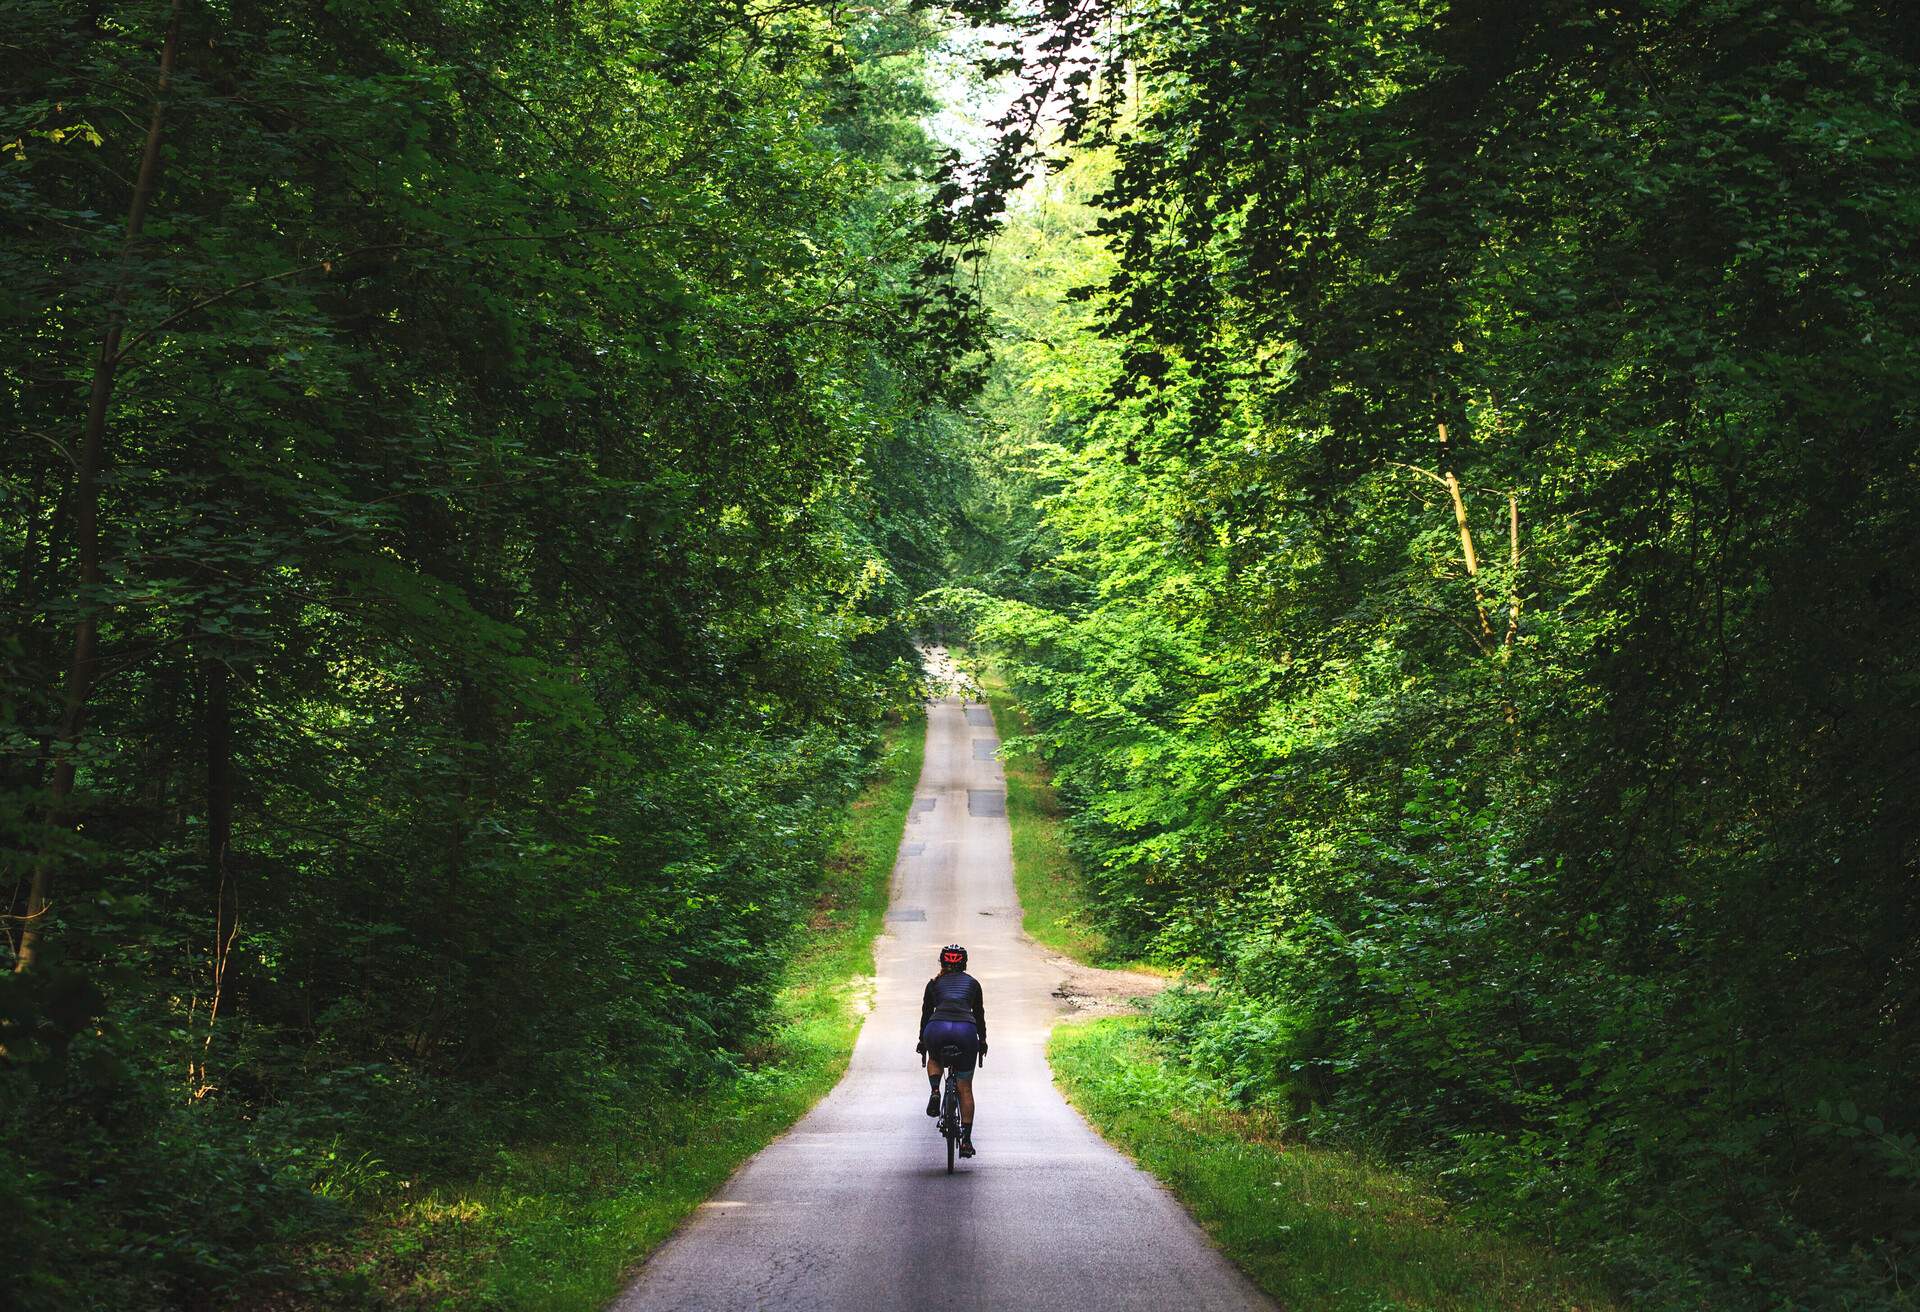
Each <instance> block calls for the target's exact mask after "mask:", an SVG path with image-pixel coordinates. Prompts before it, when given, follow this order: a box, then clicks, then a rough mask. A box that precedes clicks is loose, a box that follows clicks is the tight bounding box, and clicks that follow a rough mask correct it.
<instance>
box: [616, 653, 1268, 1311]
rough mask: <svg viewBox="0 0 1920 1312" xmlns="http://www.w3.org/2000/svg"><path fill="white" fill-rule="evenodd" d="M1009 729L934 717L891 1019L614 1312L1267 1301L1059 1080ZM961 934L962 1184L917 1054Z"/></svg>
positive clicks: (898, 930)
mask: <svg viewBox="0 0 1920 1312" xmlns="http://www.w3.org/2000/svg"><path fill="white" fill-rule="evenodd" d="M942 660H944V653H941V652H938V651H936V652H934V653H933V656H932V661H933V662H934V663H937V662H940V661H942ZM993 736H994V729H993V721H992V719H991V718H990V717H989V715H988V713H987V711H986V708H985V707H983V706H981V705H980V704H979V703H977V702H965V701H963V700H961V699H960V698H958V697H948V698H946V699H945V700H943V701H939V702H935V703H933V704H932V705H931V706H930V707H929V709H928V715H927V755H926V765H925V767H924V769H923V771H922V773H921V776H920V787H919V791H918V793H917V794H916V796H917V799H918V800H917V801H916V802H915V804H914V814H913V815H912V817H911V818H910V819H909V821H908V823H907V831H906V836H905V839H904V841H903V842H902V844H901V849H900V858H899V863H898V864H897V865H896V867H895V869H894V884H893V901H892V906H891V908H890V909H889V911H888V915H887V927H886V933H885V935H884V936H883V937H882V938H881V939H880V941H879V946H878V951H877V955H878V963H879V982H878V993H877V997H876V999H875V1007H874V1011H873V1013H872V1015H870V1016H869V1017H868V1019H867V1022H866V1025H865V1027H864V1028H863V1030H862V1031H861V1034H860V1040H859V1043H858V1045H857V1046H856V1047H855V1048H854V1053H853V1062H852V1065H851V1066H850V1068H849V1069H848V1071H847V1074H846V1077H845V1078H844V1079H842V1080H841V1081H840V1084H839V1085H838V1086H837V1087H836V1088H835V1089H834V1090H833V1092H832V1093H831V1094H829V1095H828V1096H827V1097H826V1098H825V1099H824V1100H823V1101H822V1102H821V1104H820V1105H819V1106H818V1107H816V1108H815V1109H814V1110H813V1111H812V1112H811V1113H809V1114H808V1115H807V1116H806V1117H805V1118H803V1119H802V1120H801V1121H800V1123H799V1124H798V1125H796V1126H795V1127H794V1128H793V1130H792V1131H791V1132H789V1133H788V1134H787V1135H786V1136H785V1137H784V1138H782V1139H780V1140H778V1141H777V1142H775V1143H773V1144H772V1145H770V1146H769V1147H768V1148H767V1149H766V1150H765V1151H763V1152H762V1153H760V1154H759V1155H758V1156H757V1157H755V1158H754V1159H753V1160H752V1161H750V1162H748V1163H747V1164H746V1165H745V1166H744V1167H742V1168H741V1169H740V1171H739V1172H738V1173H736V1174H735V1175H734V1177H733V1179H731V1180H729V1181H728V1182H727V1183H726V1185H725V1186H724V1187H723V1188H721V1189H720V1191H719V1192H718V1193H716V1194H715V1195H714V1196H713V1198H712V1199H711V1200H710V1201H708V1202H707V1203H705V1204H703V1205H702V1207H701V1209H700V1210H699V1211H698V1212H697V1213H696V1214H695V1215H694V1218H693V1219H692V1220H691V1221H690V1222H689V1223H688V1224H687V1225H686V1227H685V1228H683V1229H682V1230H681V1231H680V1233H679V1234H678V1235H676V1236H675V1237H674V1238H673V1239H671V1240H669V1241H668V1242H667V1243H666V1244H665V1245H664V1246H662V1247H661V1249H660V1250H659V1251H658V1252H657V1253H656V1254H655V1255H654V1256H653V1258H652V1259H651V1260H650V1261H649V1262H648V1263H647V1265H646V1267H645V1268H644V1269H643V1270H642V1272H641V1274H640V1276H639V1278H638V1279H637V1280H636V1281H635V1282H634V1284H633V1285H632V1287H631V1288H629V1289H628V1290H627V1292H626V1293H625V1295H623V1296H622V1297H621V1299H620V1300H619V1302H618V1303H616V1304H615V1305H614V1312H655V1310H659V1312H669V1310H670V1312H697V1310H701V1309H746V1308H778V1309H783V1310H787V1312H813V1310H814V1309H836V1310H838V1309H845V1310H846V1312H890V1310H891V1309H900V1310H901V1312H906V1310H907V1309H912V1310H913V1312H923V1310H926V1309H937V1308H954V1309H964V1310H965V1312H1001V1310H1002V1309H1025V1308H1034V1309H1040V1308H1045V1309H1050V1310H1054V1312H1073V1310H1074V1309H1088V1310H1089V1312H1091V1310H1093V1309H1098V1310H1099V1312H1113V1310H1114V1309H1132V1308H1140V1309H1148V1308H1151V1309H1155V1312H1186V1310H1189V1309H1193V1310H1207V1312H1211V1310H1213V1309H1255V1308H1258V1309H1268V1308H1270V1304H1268V1303H1267V1301H1266V1300H1265V1299H1264V1298H1263V1297H1262V1296H1261V1295H1260V1294H1259V1293H1258V1292H1257V1291H1256V1290H1255V1289H1254V1288H1253V1287H1252V1286H1251V1285H1250V1284H1249V1283H1248V1282H1247V1281H1246V1279H1245V1278H1244V1277H1242V1276H1241V1275H1240V1274H1239V1272H1238V1271H1236V1270H1235V1269H1234V1268H1233V1267H1232V1266H1231V1265H1230V1264H1229V1263H1228V1262H1227V1261H1226V1260H1225V1259H1224V1258H1222V1257H1221V1256H1220V1255H1219V1253H1217V1252H1216V1251H1215V1250H1214V1249H1213V1248H1212V1247H1211V1246H1209V1244H1208V1243H1207V1240H1206V1238H1205V1236H1204V1235H1202V1234H1201V1232H1200V1230H1199V1228H1198V1227H1197V1226H1196V1225H1195V1224H1194V1223H1193V1221H1192V1220H1191V1218H1189V1217H1188V1216H1187V1214H1186V1213H1185V1212H1184V1211H1182V1210H1181V1208H1180V1206H1179V1204H1178V1203H1177V1202H1175V1201H1174V1200H1173V1199H1172V1198H1171V1197H1170V1196H1169V1195H1168V1194H1167V1193H1166V1192H1165V1191H1164V1190H1163V1189H1162V1188H1161V1187H1160V1186H1159V1185H1158V1184H1157V1183H1156V1182H1155V1181H1154V1180H1153V1179H1152V1178H1151V1177H1150V1176H1148V1175H1146V1174H1145V1173H1144V1172H1142V1171H1140V1170H1139V1169H1137V1168H1136V1167H1134V1166H1133V1165H1132V1164H1131V1163H1130V1162H1128V1161H1127V1160H1126V1159H1125V1158H1123V1157H1122V1156H1120V1154H1118V1153H1116V1152H1115V1151H1114V1150H1113V1149H1112V1148H1110V1147H1108V1146H1107V1145H1106V1143H1105V1142H1104V1141H1103V1140H1101V1139H1100V1138H1099V1136H1097V1135H1096V1134H1094V1133H1093V1131H1092V1130H1090V1129H1088V1128H1087V1125H1086V1123H1085V1122H1084V1121H1082V1120H1081V1119H1080V1117H1079V1115H1078V1114H1077V1113H1075V1112H1074V1111H1073V1109H1072V1108H1071V1107H1069V1106H1068V1105H1067V1103H1066V1101H1065V1100H1064V1099H1062V1098H1061V1096H1060V1094H1059V1092H1058V1090H1056V1089H1055V1088H1054V1087H1053V1082H1052V1079H1051V1077H1050V1075H1049V1073H1048V1070H1047V1061H1046V1039H1047V1031H1048V1030H1049V1029H1050V1028H1051V1027H1052V1025H1053V1022H1054V1020H1055V1018H1056V1017H1057V1015H1058V1014H1059V1012H1058V1007H1059V1004H1058V1003H1057V1002H1056V1000H1055V999H1054V997H1053V990H1054V989H1055V988H1056V987H1057V986H1058V985H1059V983H1060V980H1061V972H1060V969H1059V967H1057V966H1049V965H1048V961H1047V957H1046V955H1045V954H1044V953H1043V952H1041V951H1040V950H1039V949H1038V948H1036V947H1034V946H1033V945H1032V944H1031V943H1029V942H1027V941H1026V940H1025V939H1024V938H1023V937H1022V936H1021V933H1020V917H1019V911H1018V908H1017V906H1016V905H1015V901H1014V891H1013V875H1012V852H1011V848H1010V845H1009V838H1008V830H1007V821H1006V808H1005V803H1004V799H1005V787H1006V781H1005V778H1004V777H1003V775H1002V773H1001V768H1000V763H999V762H998V761H997V760H994V759H993V756H992V748H991V743H992V741H993ZM955 941H957V942H961V943H965V944H966V945H967V947H968V949H969V950H970V951H971V953H972V966H971V968H972V971H973V973H974V974H975V975H976V976H977V977H978V978H979V980H980V982H981V984H982V986H983V987H984V988H985V990H986V998H987V1021H988V1038H989V1040H990V1041H991V1043H992V1045H993V1051H992V1053H991V1054H990V1055H989V1056H988V1059H987V1064H986V1067H985V1068H984V1069H983V1070H982V1071H981V1072H980V1075H979V1082H978V1085H977V1090H978V1093H979V1103H980V1105H979V1111H978V1119H977V1121H976V1123H975V1129H974V1138H975V1140H976V1142H977V1143H978V1145H979V1148H980V1155H979V1156H977V1157H975V1158H974V1159H973V1160H972V1161H970V1162H968V1161H963V1162H961V1163H960V1167H959V1171H958V1172H957V1173H956V1174H954V1175H952V1176H949V1175H947V1174H946V1156H945V1147H944V1144H943V1141H942V1140H941V1139H940V1136H939V1135H938V1134H937V1133H936V1132H935V1131H934V1129H933V1122H932V1121H931V1120H930V1119H929V1118H928V1117H927V1116H926V1115H925V1114H924V1113H925V1106H926V1095H927V1082H926V1078H925V1076H923V1075H921V1074H919V1073H918V1072H917V1071H916V1069H915V1066H914V1062H915V1057H914V1054H913V1044H914V1038H915V1027H916V1026H917V1024H918V1023H919V1018H920V992H921V989H922V987H923V986H924V985H925V982H926V979H927V977H928V976H929V975H930V974H932V973H933V971H934V969H935V966H936V964H937V962H936V958H937V957H938V954H939V949H940V946H941V944H943V943H948V942H955Z"/></svg>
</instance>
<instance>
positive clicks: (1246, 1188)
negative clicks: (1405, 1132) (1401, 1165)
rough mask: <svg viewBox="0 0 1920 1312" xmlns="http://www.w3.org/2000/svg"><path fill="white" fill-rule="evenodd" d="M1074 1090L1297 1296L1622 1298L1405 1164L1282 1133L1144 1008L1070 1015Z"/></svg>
mask: <svg viewBox="0 0 1920 1312" xmlns="http://www.w3.org/2000/svg"><path fill="white" fill-rule="evenodd" d="M1047 1055H1048V1058H1049V1060H1050V1061H1051V1062H1052V1064H1053V1073H1054V1079H1055V1080H1056V1082H1058V1083H1059V1085H1060V1087H1061V1088H1062V1090H1064V1091H1065V1093H1066V1094H1067V1097H1068V1098H1069V1099H1070V1100H1071V1101H1072V1102H1073V1105H1074V1106H1076V1107H1078V1108H1079V1109H1080V1111H1081V1113H1082V1114H1083V1115H1084V1116H1086V1118H1087V1119H1088V1120H1089V1121H1091V1122H1092V1123H1093V1125H1094V1127H1095V1128H1096V1129H1098V1130H1099V1131H1100V1133H1101V1134H1102V1135H1104V1136H1106V1138H1107V1139H1108V1141H1110V1142H1111V1143H1113V1144H1114V1146H1116V1147H1118V1148H1120V1149H1122V1150H1123V1151H1125V1152H1126V1153H1128V1154H1129V1155H1130V1156H1132V1157H1133V1158H1134V1159H1135V1160H1136V1161H1138V1162H1139V1163H1140V1165H1141V1166H1143V1167H1145V1168H1146V1169H1147V1170H1148V1171H1151V1172H1152V1173H1153V1174H1154V1175H1156V1176H1158V1177H1159V1178H1160V1179H1161V1180H1162V1181H1164V1182H1165V1183H1166V1184H1167V1185H1168V1186H1169V1187H1171V1188H1172V1189H1173V1191H1174V1193H1176V1194H1177V1195H1179V1197H1180V1200H1181V1202H1183V1203H1185V1204H1186V1206H1187V1209H1188V1210H1189V1211H1191V1212H1192V1213H1193V1215H1194V1218H1195V1219H1196V1220H1198V1221H1199V1222H1200V1224H1201V1225H1202V1226H1204V1227H1205V1228H1206V1230H1207V1232H1208V1233H1209V1234H1211V1235H1212V1236H1213V1237H1214V1239H1215V1240H1216V1241H1218V1242H1219V1244H1220V1246H1221V1247H1222V1248H1223V1249H1225V1250H1226V1252H1227V1255H1228V1256H1229V1257H1231V1258H1232V1259H1233V1260H1234V1261H1235V1262H1237V1263H1239V1265H1240V1267H1241V1268H1242V1269H1243V1270H1244V1271H1246V1272H1247V1274H1248V1275H1250V1276H1252V1277H1253V1279H1254V1280H1255V1281H1256V1282H1257V1283H1258V1284H1259V1285H1260V1287H1261V1288H1262V1289H1265V1290H1266V1291H1267V1293H1269V1294H1271V1295H1273V1297H1274V1298H1276V1299H1277V1300H1279V1302H1280V1303H1281V1305H1282V1306H1283V1307H1285V1308H1287V1309H1289V1312H1384V1310H1385V1309H1389V1308H1422V1309H1431V1310H1432V1312H1496V1310H1497V1312H1509V1310H1512V1312H1520V1310H1522V1309H1524V1310H1525V1312H1548V1310H1549V1309H1551V1310H1554V1312H1572V1310H1573V1309H1580V1312H1601V1310H1603V1309H1604V1310H1607V1312H1611V1310H1612V1309H1614V1308H1616V1306H1617V1305H1616V1304H1615V1303H1613V1302H1611V1301H1609V1300H1608V1299H1607V1298H1606V1297H1605V1296H1604V1295H1603V1294H1601V1293H1599V1292H1598V1291H1596V1290H1595V1289H1593V1288H1592V1287H1590V1286H1588V1285H1586V1284H1584V1283H1582V1282H1581V1281H1580V1280H1579V1279H1578V1278H1577V1276H1576V1275H1575V1274H1574V1273H1573V1272H1571V1271H1570V1270H1569V1269H1568V1268H1567V1267H1566V1265H1565V1264H1564V1263H1562V1262H1560V1261H1558V1260H1556V1259H1555V1257H1554V1256H1553V1255H1552V1254H1551V1253H1550V1252H1547V1251H1545V1250H1543V1249H1541V1248H1540V1247H1538V1246H1536V1245H1532V1244H1529V1243H1526V1242H1524V1241H1521V1240H1518V1239H1513V1238H1509V1237H1506V1236H1503V1235H1499V1234H1490V1233H1486V1232H1483V1231H1480V1230H1476V1229H1473V1228H1470V1227H1468V1226H1466V1225H1464V1224H1462V1223H1460V1222H1459V1221H1458V1220H1456V1219H1455V1218H1454V1217H1452V1216H1451V1215H1450V1213H1449V1209H1448V1206H1447V1204H1445V1203H1444V1202H1442V1201H1441V1200H1440V1199H1438V1198H1437V1197H1435V1196H1434V1195H1433V1194H1432V1193H1431V1192H1430V1191H1428V1190H1425V1189H1423V1188H1421V1187H1420V1186H1419V1184H1418V1183H1417V1182H1416V1181H1414V1180H1411V1179H1409V1178H1408V1177H1406V1176H1404V1175H1400V1174H1396V1173H1394V1172H1391V1171H1386V1170H1382V1169H1379V1168H1377V1167H1374V1166H1370V1165H1368V1164H1367V1163H1366V1162H1364V1161H1363V1160H1361V1159H1360V1158H1359V1157H1357V1156H1355V1155H1354V1154H1351V1153H1347V1152H1341V1151H1338V1150H1333V1149H1326V1148H1316V1147H1310V1146H1303V1145H1300V1144H1297V1143H1286V1142H1284V1141H1283V1140H1282V1139H1281V1137H1280V1134H1279V1127H1278V1124H1277V1123H1276V1122H1275V1120H1274V1119H1273V1118H1272V1117H1271V1116H1267V1115H1263V1114H1261V1113H1258V1112H1249V1111H1245V1110H1242V1109H1240V1108H1237V1107H1234V1106H1232V1105H1229V1104H1228V1103H1226V1102H1224V1101H1223V1100H1222V1099H1220V1098H1219V1097H1218V1096H1217V1095H1215V1094H1214V1093H1213V1092H1212V1091H1211V1090H1210V1089H1209V1088H1208V1087H1207V1086H1206V1085H1204V1084H1202V1083H1201V1082H1199V1081H1197V1080H1195V1079H1193V1078H1191V1077H1189V1076H1187V1075H1186V1074H1185V1073H1183V1072H1182V1071H1181V1070H1180V1069H1179V1067H1178V1066H1176V1065H1174V1064H1172V1063H1170V1062H1169V1061H1168V1060H1167V1059H1166V1057H1165V1055H1164V1054H1163V1053H1162V1052H1161V1051H1160V1050H1159V1048H1158V1047H1157V1046H1156V1045H1155V1044H1154V1043H1153V1041H1152V1040H1151V1039H1150V1038H1149V1036H1148V1035H1147V1033H1146V1029H1145V1021H1143V1020H1141V1019H1139V1018H1136V1017H1123V1018H1117V1019H1108V1020H1095V1021H1088V1022H1084V1023H1078V1024H1069V1025H1061V1026H1059V1027H1057V1028H1056V1029H1055V1030H1054V1032H1053V1038H1052V1041H1051V1043H1050V1044H1049V1047H1048V1050H1047Z"/></svg>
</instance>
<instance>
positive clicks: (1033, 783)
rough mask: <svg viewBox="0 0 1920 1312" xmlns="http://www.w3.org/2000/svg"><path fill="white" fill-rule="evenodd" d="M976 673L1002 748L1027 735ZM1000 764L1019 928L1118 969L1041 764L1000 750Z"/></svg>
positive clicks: (1001, 686)
mask: <svg viewBox="0 0 1920 1312" xmlns="http://www.w3.org/2000/svg"><path fill="white" fill-rule="evenodd" d="M975 668H978V670H979V672H978V674H977V676H976V677H978V678H979V680H980V686H981V688H982V689H983V690H984V691H985V692H986V694H987V705H988V706H989V707H990V708H991V709H992V711H993V722H994V731H995V732H996V733H998V734H999V736H1000V741H1001V742H1002V743H1006V742H1009V741H1011V740H1012V739H1014V738H1016V737H1019V736H1021V735H1023V734H1025V733H1026V732H1027V730H1028V724H1027V718H1026V714H1025V712H1023V711H1022V710H1021V709H1020V706H1019V703H1017V702H1016V701H1015V700H1014V699H1013V694H1012V693H1010V692H1008V691H1007V685H1006V683H1005V681H1004V680H1002V679H1001V677H1000V675H999V673H998V672H997V671H995V670H994V669H993V667H992V666H991V665H987V664H985V663H983V662H974V663H971V664H970V665H969V669H970V670H971V669H975ZM1001 765H1002V767H1003V768H1004V769H1005V771H1006V776H1007V824H1008V826H1009V827H1010V828H1011V829H1012V830H1013V883H1014V887H1015V888H1016V889H1017V890H1018V891H1019V894H1020V923H1021V926H1022V928H1024V929H1025V930H1026V931H1027V936H1028V937H1029V938H1031V939H1032V940H1033V941H1034V942H1036V943H1039V944H1040V945H1042V946H1043V947H1049V948H1052V949H1053V950H1054V951H1055V952H1060V953H1064V954H1066V955H1067V956H1069V957H1072V958H1073V959H1074V960H1075V961H1080V962H1085V963H1087V964H1088V965H1097V966H1113V965H1120V964H1123V963H1120V962H1117V961H1114V960H1113V959H1112V950H1111V947H1110V945H1109V944H1108V942H1107V936H1106V935H1105V934H1102V933H1101V932H1100V929H1099V927H1098V926H1097V925H1095V924H1094V923H1093V916H1092V906H1093V895H1092V890H1091V889H1089V888H1088V886H1087V880H1086V876H1085V875H1084V874H1082V873H1081V870H1080V863H1079V862H1078V861H1076V860H1074V858H1073V853H1071V852H1069V851H1068V850H1067V840H1066V834H1065V833H1064V832H1063V831H1062V828H1061V821H1062V817H1063V814H1064V813H1063V811H1062V809H1061V806H1060V799H1059V797H1058V795H1056V794H1055V793H1054V791H1053V777H1052V772H1051V771H1049V770H1048V769H1047V764H1046V762H1045V761H1043V760H1041V759H1040V754H1039V753H1038V752H1035V751H1031V750H1029V751H1005V750H1003V752H1002V757H1001ZM1131 964H1136V965H1137V963H1131Z"/></svg>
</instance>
